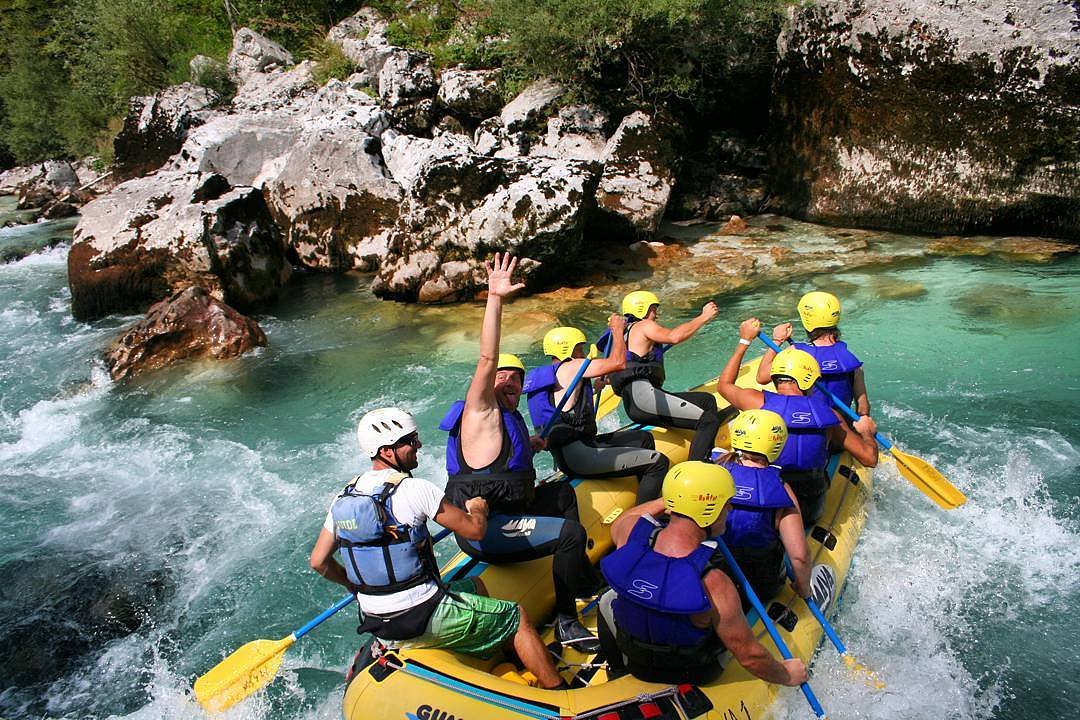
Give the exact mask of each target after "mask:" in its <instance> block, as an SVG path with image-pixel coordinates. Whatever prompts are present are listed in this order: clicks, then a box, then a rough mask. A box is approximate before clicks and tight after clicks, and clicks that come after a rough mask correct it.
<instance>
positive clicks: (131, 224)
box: [68, 171, 291, 319]
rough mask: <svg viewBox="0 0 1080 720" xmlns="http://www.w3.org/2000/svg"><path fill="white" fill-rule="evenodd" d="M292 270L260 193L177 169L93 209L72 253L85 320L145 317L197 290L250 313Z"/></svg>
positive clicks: (75, 309)
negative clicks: (180, 293)
mask: <svg viewBox="0 0 1080 720" xmlns="http://www.w3.org/2000/svg"><path fill="white" fill-rule="evenodd" d="M290 272H291V267H290V265H289V264H288V262H287V261H286V259H285V249H284V246H283V244H282V242H281V238H280V235H279V232H278V230H277V227H276V226H275V225H274V223H273V221H272V220H271V218H270V213H269V212H268V210H267V208H266V203H265V201H264V200H263V196H262V193H261V192H260V191H259V190H257V189H255V188H252V187H234V186H232V185H231V184H230V183H229V181H228V180H227V179H226V178H225V177H223V176H221V175H207V174H202V173H186V172H181V171H169V172H166V171H161V172H158V173H156V174H155V175H152V176H149V177H144V178H135V179H133V180H129V181H127V182H125V183H122V184H120V185H118V186H117V187H116V188H115V189H114V190H113V191H112V192H111V193H109V194H108V195H106V196H104V197H101V198H98V199H97V200H94V201H93V202H91V203H89V204H87V205H86V206H85V207H84V208H83V213H82V217H81V219H80V221H79V224H78V225H77V226H76V228H75V232H74V238H73V244H72V246H71V251H70V252H69V253H68V284H69V286H70V288H71V310H72V314H73V315H74V316H75V317H76V318H79V319H90V318H95V317H100V316H103V315H107V314H109V313H113V312H132V311H142V310H144V309H145V308H146V307H147V306H149V305H150V304H151V303H154V302H156V301H158V300H161V299H162V298H164V297H167V296H168V295H170V294H171V293H173V292H176V291H177V290H178V289H182V288H186V287H188V286H191V285H198V286H200V287H202V288H204V289H206V290H207V291H208V292H210V293H211V294H212V295H213V296H214V297H216V298H218V299H219V300H222V301H223V302H227V303H229V304H230V305H234V306H237V307H250V306H252V305H254V304H256V303H258V302H261V301H264V300H267V299H269V298H271V297H273V296H274V295H275V294H276V293H277V291H278V289H279V288H280V287H281V286H282V284H283V283H284V282H285V281H286V280H287V279H288V277H289V274H290Z"/></svg>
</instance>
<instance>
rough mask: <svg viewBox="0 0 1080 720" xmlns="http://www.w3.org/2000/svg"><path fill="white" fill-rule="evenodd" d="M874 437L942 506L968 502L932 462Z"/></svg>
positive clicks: (766, 340)
mask: <svg viewBox="0 0 1080 720" xmlns="http://www.w3.org/2000/svg"><path fill="white" fill-rule="evenodd" d="M758 337H759V338H761V341H762V342H763V343H765V344H766V345H768V346H769V347H770V348H771V349H772V350H773V352H780V348H779V346H777V344H776V343H774V342H773V341H772V338H770V337H769V336H768V335H766V334H765V333H764V332H760V333H758ZM817 389H818V390H820V391H821V392H822V393H824V394H825V395H826V396H828V398H829V399H830V400H832V403H833V405H835V406H836V407H837V409H839V410H840V412H842V413H844V414H845V415H847V416H848V417H849V418H851V419H852V420H855V421H857V420H858V419H859V416H858V415H856V414H855V411H854V410H852V409H851V408H850V407H848V406H847V405H845V404H844V403H843V402H842V401H841V400H840V398H838V397H836V396H835V395H833V394H832V393H831V392H829V390H828V389H827V388H825V387H824V386H823V385H821V384H818V385H817ZM874 438H875V439H876V440H877V441H878V445H881V446H882V447H883V448H885V449H886V450H888V451H889V452H890V453H892V456H893V458H894V459H895V460H896V468H897V469H898V470H899V471H900V474H901V475H903V476H904V478H905V479H907V481H908V482H910V483H911V484H912V485H914V486H915V487H916V488H918V489H919V490H920V491H922V493H923V494H924V495H926V496H927V497H928V498H930V499H931V500H933V501H934V502H936V503H937V504H938V505H940V506H941V507H942V508H944V509H945V510H952V509H954V508H957V507H960V506H961V505H963V504H964V503H965V502H967V497H966V496H965V495H964V493H962V492H960V491H959V490H957V489H956V487H955V486H953V484H952V483H950V482H949V481H948V480H946V479H945V476H944V475H942V474H941V473H940V472H938V471H937V469H936V468H935V467H934V466H933V465H931V464H930V463H928V462H926V461H925V460H923V459H922V458H920V457H916V456H914V455H909V454H907V453H905V452H901V451H900V450H899V449H898V448H897V447H896V446H894V445H893V444H892V443H891V442H889V441H888V439H886V438H885V436H884V435H882V434H881V433H880V432H879V433H875V434H874Z"/></svg>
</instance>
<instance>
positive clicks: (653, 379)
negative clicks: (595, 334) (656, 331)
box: [600, 315, 671, 397]
mask: <svg viewBox="0 0 1080 720" xmlns="http://www.w3.org/2000/svg"><path fill="white" fill-rule="evenodd" d="M638 322H640V321H639V320H638V318H635V317H633V316H631V315H627V316H626V330H624V331H623V338H624V339H625V340H626V367H625V368H624V369H622V370H619V371H618V372H613V373H611V374H610V375H608V380H610V381H611V389H612V391H613V392H614V393H615V394H616V395H618V396H619V397H622V391H623V388H624V387H626V386H627V385H629V384H630V383H631V382H633V381H634V380H648V381H649V382H650V383H651V384H652V386H653V387H656V388H659V387H661V386H662V385H663V384H664V379H665V378H666V377H667V375H666V373H665V372H664V353H666V352H667V351H668V349H670V348H671V346H670V345H662V344H660V343H653V346H652V349H651V350H649V352H648V353H646V354H645V356H644V357H642V356H640V355H638V354H637V353H634V352H631V351H630V328H632V327H633V326H634V325H635V324H636V323H638ZM607 332H611V331H610V330H608V331H607ZM600 340H601V342H603V340H604V336H601V338H600Z"/></svg>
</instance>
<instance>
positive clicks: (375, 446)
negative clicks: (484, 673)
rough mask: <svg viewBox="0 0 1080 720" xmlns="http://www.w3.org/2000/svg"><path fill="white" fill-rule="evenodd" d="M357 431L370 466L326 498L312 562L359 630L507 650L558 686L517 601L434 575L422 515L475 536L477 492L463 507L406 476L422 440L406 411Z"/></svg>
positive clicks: (476, 651) (371, 416) (386, 413)
mask: <svg viewBox="0 0 1080 720" xmlns="http://www.w3.org/2000/svg"><path fill="white" fill-rule="evenodd" d="M356 434H357V438H358V440H359V441H360V449H361V451H363V453H364V456H365V458H367V459H369V460H370V462H371V467H370V469H368V470H367V471H366V472H364V473H362V474H361V475H358V476H356V477H355V478H353V480H352V482H350V483H349V484H348V485H346V486H345V489H344V490H342V492H341V494H340V495H338V496H337V498H336V499H335V500H334V502H333V503H332V504H331V505H330V511H329V512H328V513H327V515H326V521H325V523H324V524H323V527H322V529H321V530H320V531H319V537H318V540H316V541H315V546H314V547H313V548H312V550H311V560H310V562H311V567H312V569H314V570H315V571H316V572H318V573H319V574H320V575H322V576H323V577H325V578H326V579H327V580H330V581H332V582H335V583H338V584H339V585H344V586H345V587H347V588H349V591H350V592H353V593H355V594H356V603H357V605H358V606H359V608H360V618H361V623H360V627H359V628H358V631H359V632H362V633H368V632H370V633H372V634H373V635H374V636H375V637H376V638H378V639H379V640H380V641H383V642H392V643H394V644H397V645H398V646H400V647H414V648H442V649H444V650H453V651H456V652H461V653H465V654H467V655H476V656H480V657H489V656H491V655H492V654H494V653H495V652H496V651H497V650H499V649H500V648H502V649H504V650H512V651H514V652H516V653H517V655H518V656H519V657H520V658H521V661H522V663H524V665H525V666H526V667H527V668H528V669H529V670H531V671H532V672H533V673H534V674H535V675H536V677H537V678H538V679H539V681H540V684H541V685H543V686H544V687H546V688H558V687H564V686H565V685H564V683H563V680H562V678H561V677H560V676H559V673H558V672H557V671H556V670H555V665H554V664H553V663H552V661H551V656H550V655H549V653H548V651H547V648H546V647H545V646H544V643H543V642H542V641H541V640H540V636H539V635H538V634H537V632H536V628H534V627H533V626H532V624H531V623H530V621H529V617H528V615H526V614H525V610H524V608H522V607H520V606H519V605H518V604H517V603H513V602H509V601H506V600H498V599H496V598H492V597H487V593H486V591H485V588H484V585H483V583H482V582H480V579H479V578H463V579H460V580H454V581H451V582H450V583H444V582H443V580H442V577H441V576H440V574H439V566H438V563H437V562H436V561H435V553H434V549H433V548H432V543H431V536H430V535H429V534H428V529H427V523H428V520H434V521H435V522H437V523H438V524H440V525H442V526H443V527H446V528H449V529H450V530H453V531H454V532H457V533H460V534H461V535H463V536H465V537H471V538H480V537H483V535H484V532H485V531H486V529H487V525H488V506H487V503H486V502H485V501H484V499H483V498H480V497H475V498H471V499H469V500H468V501H467V502H466V503H465V508H464V509H461V508H458V507H455V506H454V505H451V504H450V503H449V502H448V501H447V499H446V495H445V494H444V492H443V490H442V489H441V488H439V487H438V486H436V485H435V484H433V483H431V482H429V481H428V480H424V479H423V478H418V477H413V474H412V471H413V470H415V469H416V467H417V465H418V462H417V453H418V451H419V450H420V448H421V447H422V444H421V442H420V433H419V430H418V429H417V427H416V420H414V419H413V416H412V415H410V414H409V413H407V412H405V411H404V410H401V409H399V408H393V407H391V408H380V409H378V410H372V411H371V412H369V413H366V414H365V415H364V416H363V417H362V418H360V423H359V425H358V426H357V429H356ZM335 553H336V554H337V555H338V556H339V557H340V558H341V562H338V561H337V560H335V559H334V555H335Z"/></svg>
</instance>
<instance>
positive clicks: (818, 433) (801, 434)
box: [761, 390, 840, 472]
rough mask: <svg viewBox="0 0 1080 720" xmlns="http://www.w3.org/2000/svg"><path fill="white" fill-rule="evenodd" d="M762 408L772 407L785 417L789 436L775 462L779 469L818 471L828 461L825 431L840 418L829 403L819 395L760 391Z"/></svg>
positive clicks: (827, 444)
mask: <svg viewBox="0 0 1080 720" xmlns="http://www.w3.org/2000/svg"><path fill="white" fill-rule="evenodd" d="M763 392H764V395H765V403H764V404H763V405H762V406H761V408H762V409H763V410H772V411H773V412H774V413H776V414H778V415H779V416H780V417H782V418H784V423H785V424H786V425H787V429H788V439H787V442H786V443H784V449H783V450H782V451H781V452H780V457H778V458H777V459H776V464H777V465H779V466H780V469H781V470H783V471H785V472H788V471H791V470H803V471H819V470H822V469H823V468H824V467H825V464H826V463H827V462H828V461H829V437H828V433H826V432H825V430H826V428H828V427H829V426H830V425H839V424H840V420H839V418H837V417H836V413H835V412H833V410H832V405H831V404H830V403H829V402H828V401H827V400H825V398H824V397H823V396H821V395H810V396H804V395H777V394H776V393H774V392H769V391H768V390H765V391H763Z"/></svg>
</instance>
